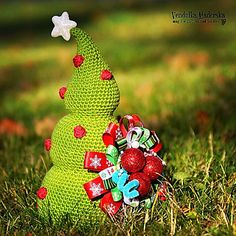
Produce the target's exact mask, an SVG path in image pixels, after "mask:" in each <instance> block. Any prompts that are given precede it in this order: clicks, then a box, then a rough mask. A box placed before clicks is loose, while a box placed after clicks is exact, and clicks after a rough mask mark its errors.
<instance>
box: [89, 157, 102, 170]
mask: <svg viewBox="0 0 236 236" xmlns="http://www.w3.org/2000/svg"><path fill="white" fill-rule="evenodd" d="M101 160H102V158H98V156H97V155H95V156H94V158H92V157H91V158H90V161H91V164H90V166H93V167H94V168H95V169H97V168H98V167H99V166H102V164H101Z"/></svg>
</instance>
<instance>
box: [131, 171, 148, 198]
mask: <svg viewBox="0 0 236 236" xmlns="http://www.w3.org/2000/svg"><path fill="white" fill-rule="evenodd" d="M134 179H136V180H138V182H139V187H138V189H137V190H138V192H139V196H140V197H144V196H146V195H147V194H148V193H149V192H150V189H151V181H150V179H149V177H148V176H147V175H146V174H144V173H142V172H137V173H133V174H131V175H130V177H129V180H130V181H131V180H134Z"/></svg>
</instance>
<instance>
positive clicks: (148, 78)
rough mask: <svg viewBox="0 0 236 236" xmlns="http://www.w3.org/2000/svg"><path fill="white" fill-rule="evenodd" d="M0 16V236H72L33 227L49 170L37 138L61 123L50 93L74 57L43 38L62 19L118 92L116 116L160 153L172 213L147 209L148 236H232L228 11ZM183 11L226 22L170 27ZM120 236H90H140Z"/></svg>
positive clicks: (151, 5)
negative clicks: (128, 119)
mask: <svg viewBox="0 0 236 236" xmlns="http://www.w3.org/2000/svg"><path fill="white" fill-rule="evenodd" d="M0 10H1V14H0V85H1V100H0V107H1V112H0V135H1V137H0V140H1V142H0V163H1V167H0V171H1V176H0V181H1V182H0V185H1V186H0V190H1V191H0V192H1V194H0V195H1V198H0V200H1V202H0V213H1V226H0V227H1V228H0V229H1V232H2V234H6V233H17V232H19V231H23V232H26V233H29V232H32V233H38V234H39V232H44V231H45V232H46V233H47V234H49V235H50V234H56V233H57V234H58V232H60V233H62V234H63V232H64V233H65V234H69V233H74V229H71V228H70V227H69V226H68V228H66V227H64V228H63V227H62V229H60V230H61V231H59V229H55V228H52V227H51V226H49V225H47V226H45V225H43V224H42V222H41V221H40V220H39V219H38V218H37V213H36V211H35V192H36V190H37V189H38V187H39V186H40V183H41V181H42V178H43V177H44V175H45V173H46V170H47V168H49V166H50V164H51V163H50V159H49V156H48V155H47V154H46V153H45V152H44V150H43V139H44V138H47V137H50V134H51V132H52V130H53V128H54V126H55V124H56V122H57V121H58V120H59V119H60V118H61V117H62V116H63V115H65V114H67V111H66V110H65V108H64V104H63V102H62V101H61V100H60V98H59V96H58V89H59V88H60V87H62V86H64V85H66V84H67V81H68V80H69V79H70V78H71V76H72V72H73V66H72V61H71V59H72V58H73V56H74V54H75V52H76V45H75V43H74V41H73V40H71V41H69V42H65V41H64V40H63V39H62V38H56V39H55V38H51V36H50V33H51V30H52V28H53V24H52V22H51V17H52V16H53V15H60V14H61V13H62V12H63V11H64V10H67V11H68V12H69V14H70V18H71V19H73V20H75V21H76V22H78V23H79V25H80V26H81V27H82V28H83V29H85V31H86V32H88V33H89V34H90V35H91V36H92V38H93V39H94V41H95V42H96V44H97V45H98V46H99V48H100V50H101V52H102V54H103V55H104V57H105V59H106V61H107V62H108V63H109V65H110V67H111V68H112V71H113V73H114V75H115V78H116V80H117V82H118V85H119V88H120V92H121V101H120V106H119V108H118V110H117V111H116V115H125V114H133V113H135V114H139V115H140V116H141V117H142V119H143V120H144V123H145V125H146V126H147V127H150V128H152V129H155V130H156V131H157V133H158V134H159V136H160V138H161V140H162V142H163V144H164V150H163V153H162V154H163V155H162V156H163V157H164V160H165V161H166V162H167V168H166V170H165V173H166V176H167V178H168V179H169V180H170V182H171V183H172V185H173V187H174V189H175V194H174V196H175V199H176V202H175V204H173V202H171V201H169V203H165V204H162V205H161V204H159V205H158V207H157V210H156V211H155V215H154V218H153V219H152V220H150V221H149V222H148V224H147V229H146V230H147V233H148V235H149V234H150V235H152V234H155V232H156V233H157V234H158V232H159V234H160V235H162V234H163V235H169V234H173V233H175V234H176V235H179V234H182V233H183V232H185V234H186V235H199V234H206V235H207V234H208V235H209V234H210V235H211V234H212V235H214V234H215V235H232V234H233V233H235V234H236V223H235V216H234V215H235V182H236V181H235V178H236V173H235V172H236V167H235V164H236V163H235V151H236V150H235V137H236V129H235V128H236V119H235V115H236V110H235V107H236V97H235V96H236V95H235V91H236V76H235V73H236V64H235V60H236V30H235V26H236V25H235V22H236V15H235V10H236V3H235V2H234V1H230V0H226V1H214V2H204V1H198V2H195V1H171V0H169V1H157V0H156V1H154V0H153V1H151V0H149V1H140V0H138V1H134V0H127V1H124V0H119V1H105V0H103V1H95V0H89V1H50V2H46V1H41V2H40V1H32V2H28V1H10V2H6V3H4V2H3V3H1V5H0ZM184 10H185V11H191V10H193V11H199V10H204V11H208V10H211V11H218V10H219V11H221V12H223V13H224V14H225V15H226V19H227V22H226V24H225V25H220V24H219V23H218V24H216V23H215V24H210V23H206V24H197V23H196V24H174V23H172V19H171V12H172V11H184ZM33 216H34V217H33ZM132 224H135V223H132ZM129 227H130V226H126V227H124V229H123V231H122V230H120V229H117V228H114V226H112V225H109V227H107V226H106V227H103V228H98V229H97V231H94V234H95V232H100V233H101V232H102V233H104V235H105V234H109V233H111V232H116V233H117V234H122V233H127V234H128V233H129V234H131V235H132V234H133V233H141V232H143V231H142V230H143V227H142V224H141V226H140V225H138V226H135V227H134V228H135V230H133V231H132V230H131V228H132V227H133V226H132V227H130V228H129ZM111 229H112V231H111ZM82 233H84V232H82ZM87 233H88V232H87Z"/></svg>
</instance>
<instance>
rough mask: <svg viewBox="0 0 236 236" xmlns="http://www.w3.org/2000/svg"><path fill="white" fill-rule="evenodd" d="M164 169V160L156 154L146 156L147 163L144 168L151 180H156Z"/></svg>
mask: <svg viewBox="0 0 236 236" xmlns="http://www.w3.org/2000/svg"><path fill="white" fill-rule="evenodd" d="M162 170H163V165H162V161H161V160H160V159H159V158H158V157H155V156H147V157H146V165H145V166H144V168H143V170H142V171H143V173H145V174H146V175H148V177H149V178H150V180H151V181H155V180H157V179H158V177H159V176H160V175H161V173H162Z"/></svg>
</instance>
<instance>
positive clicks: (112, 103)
mask: <svg viewBox="0 0 236 236" xmlns="http://www.w3.org/2000/svg"><path fill="white" fill-rule="evenodd" d="M70 33H71V35H72V36H73V38H75V40H76V42H77V55H81V56H83V58H84V61H83V63H82V64H81V65H80V66H79V67H78V68H77V67H75V70H74V75H73V77H72V79H71V81H70V82H69V83H68V85H67V90H66V93H65V95H64V102H65V106H66V108H67V109H68V110H69V112H70V114H69V115H67V116H65V117H63V118H62V119H61V120H60V121H59V122H58V123H57V125H56V127H55V129H54V131H53V133H52V137H51V148H50V157H51V160H52V163H53V166H52V168H51V169H50V170H49V171H48V172H47V174H46V176H45V178H44V180H43V182H42V187H43V188H46V190H47V194H46V197H45V198H44V199H38V209H39V214H40V215H41V216H42V217H43V218H45V219H47V220H52V221H53V223H55V224H57V223H59V222H61V221H62V220H63V219H65V218H67V217H69V218H70V219H72V221H79V222H80V224H81V225H85V224H88V222H96V221H97V220H98V219H99V217H101V215H102V214H103V213H102V211H101V210H100V209H99V208H98V206H97V205H98V204H97V203H96V202H91V201H90V200H89V198H88V197H87V194H86V192H85V190H84V188H83V184H84V183H86V182H88V181H90V180H91V179H93V178H95V177H97V173H92V172H88V171H87V170H86V169H84V154H85V152H86V151H97V152H104V151H105V149H106V147H105V145H104V144H103V141H102V134H103V133H104V131H105V130H106V128H107V126H108V124H109V123H110V122H116V120H115V118H114V116H113V112H114V110H115V109H116V108H117V106H118V104H119V98H120V94H119V89H118V86H117V84H116V81H115V79H114V77H112V78H111V79H109V80H103V79H101V74H102V71H104V70H108V71H110V69H109V66H108V65H107V64H106V63H105V62H104V59H103V57H102V56H101V55H100V52H99V51H98V49H97V47H96V46H95V45H94V43H93V41H92V39H91V38H90V37H89V36H88V35H87V34H86V33H85V32H84V31H82V30H81V29H80V28H73V29H71V30H70ZM77 126H81V127H83V128H84V129H85V130H86V133H85V135H84V136H83V137H81V138H78V137H76V136H75V135H74V129H75V127H77Z"/></svg>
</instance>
